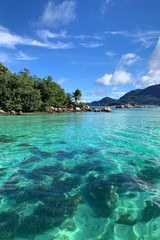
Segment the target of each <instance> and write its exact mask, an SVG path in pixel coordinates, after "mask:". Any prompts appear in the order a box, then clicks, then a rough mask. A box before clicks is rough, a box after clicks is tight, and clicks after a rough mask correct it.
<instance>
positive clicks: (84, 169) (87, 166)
mask: <svg viewBox="0 0 160 240" xmlns="http://www.w3.org/2000/svg"><path fill="white" fill-rule="evenodd" d="M91 171H97V172H101V173H102V172H104V168H103V167H102V166H101V165H99V164H95V163H81V164H78V165H76V166H75V167H74V168H73V169H71V170H68V172H69V173H75V174H80V175H84V174H87V173H88V172H91Z"/></svg>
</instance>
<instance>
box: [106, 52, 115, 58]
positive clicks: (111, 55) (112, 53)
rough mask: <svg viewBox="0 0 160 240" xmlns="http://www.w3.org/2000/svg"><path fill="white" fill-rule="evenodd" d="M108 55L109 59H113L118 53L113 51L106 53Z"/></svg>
mask: <svg viewBox="0 0 160 240" xmlns="http://www.w3.org/2000/svg"><path fill="white" fill-rule="evenodd" d="M106 55H107V56H109V57H113V56H115V55H116V53H114V52H111V51H107V52H106Z"/></svg>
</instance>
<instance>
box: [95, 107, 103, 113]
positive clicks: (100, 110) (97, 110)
mask: <svg viewBox="0 0 160 240" xmlns="http://www.w3.org/2000/svg"><path fill="white" fill-rule="evenodd" d="M94 112H102V109H101V108H95V109H94Z"/></svg>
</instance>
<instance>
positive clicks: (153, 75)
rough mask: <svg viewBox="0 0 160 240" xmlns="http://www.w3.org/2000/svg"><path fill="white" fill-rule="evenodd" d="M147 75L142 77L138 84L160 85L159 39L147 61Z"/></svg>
mask: <svg viewBox="0 0 160 240" xmlns="http://www.w3.org/2000/svg"><path fill="white" fill-rule="evenodd" d="M148 64H149V69H148V73H147V74H146V75H144V76H143V77H142V78H141V80H140V82H141V83H143V84H144V85H146V86H148V85H154V84H159V83H160V38H159V40H158V43H157V45H156V47H155V49H154V51H153V53H152V54H151V56H150V59H149V62H148Z"/></svg>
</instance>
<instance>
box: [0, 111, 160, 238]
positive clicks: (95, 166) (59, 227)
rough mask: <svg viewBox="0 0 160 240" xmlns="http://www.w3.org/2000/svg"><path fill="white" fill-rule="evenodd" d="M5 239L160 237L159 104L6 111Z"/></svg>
mask: <svg viewBox="0 0 160 240" xmlns="http://www.w3.org/2000/svg"><path fill="white" fill-rule="evenodd" d="M0 203H1V204H0V240H10V239H12V240H43V239H45V240H53V239H55V240H60V239H62V240H159V239H160V227H159V226H160V108H149V109H147V108H144V109H113V111H112V113H105V112H100V113H98V112H97V113H95V112H82V113H59V114H58V113H57V114H56V113H55V114H34V113H33V114H23V115H22V116H17V115H3V116H0Z"/></svg>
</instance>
